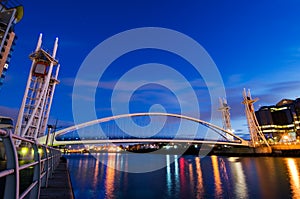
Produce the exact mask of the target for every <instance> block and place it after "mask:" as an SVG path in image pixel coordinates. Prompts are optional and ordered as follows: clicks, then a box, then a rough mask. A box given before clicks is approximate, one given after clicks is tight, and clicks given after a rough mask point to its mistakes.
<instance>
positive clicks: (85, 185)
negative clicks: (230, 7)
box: [65, 153, 300, 199]
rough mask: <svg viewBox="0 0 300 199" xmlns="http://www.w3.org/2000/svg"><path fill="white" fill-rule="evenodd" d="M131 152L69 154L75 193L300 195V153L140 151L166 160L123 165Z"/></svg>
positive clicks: (104, 195)
mask: <svg viewBox="0 0 300 199" xmlns="http://www.w3.org/2000/svg"><path fill="white" fill-rule="evenodd" d="M130 156H132V155H131V154H118V153H103V154H92V155H88V154H86V155H66V156H65V157H66V158H67V159H68V164H69V169H70V176H71V181H72V186H73V191H74V195H75V198H76V199H81V198H84V199H89V198H155V199H160V198H170V199H171V198H172V199H173V198H300V158H282V157H241V158H236V157H221V156H220V157H218V156H207V157H203V158H200V157H197V156H176V155H157V154H140V156H141V157H142V156H144V157H145V156H146V157H147V158H149V159H151V162H152V163H153V164H155V162H156V160H157V161H159V162H161V161H164V162H165V163H166V165H168V166H166V167H163V168H161V169H159V170H156V171H152V172H146V173H129V172H124V171H120V170H126V168H127V167H128V165H129V164H128V163H129V161H131V159H130ZM141 159H143V158H141ZM173 160H174V161H173ZM167 163H170V164H167ZM106 165H108V166H106ZM137 166H139V164H137ZM111 167H113V168H111ZM114 168H116V169H114Z"/></svg>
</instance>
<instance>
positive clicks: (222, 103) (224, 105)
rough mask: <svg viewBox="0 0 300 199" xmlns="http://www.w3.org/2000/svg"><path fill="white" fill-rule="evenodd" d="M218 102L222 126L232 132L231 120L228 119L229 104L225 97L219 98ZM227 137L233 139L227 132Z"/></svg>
mask: <svg viewBox="0 0 300 199" xmlns="http://www.w3.org/2000/svg"><path fill="white" fill-rule="evenodd" d="M219 102H220V108H219V111H221V112H222V122H223V128H224V129H225V130H227V131H230V132H232V133H233V130H232V128H231V121H230V112H229V110H230V106H228V104H227V100H226V99H225V98H219ZM227 138H228V139H229V140H233V137H232V136H231V135H229V134H227Z"/></svg>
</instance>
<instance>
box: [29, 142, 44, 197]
mask: <svg viewBox="0 0 300 199" xmlns="http://www.w3.org/2000/svg"><path fill="white" fill-rule="evenodd" d="M32 147H33V150H34V161H35V162H38V164H36V165H34V170H33V179H32V181H33V182H35V181H37V184H36V185H35V186H34V188H33V189H32V190H31V192H30V198H32V199H35V198H39V196H40V188H41V158H40V154H39V149H38V146H37V143H36V142H35V143H34V144H32Z"/></svg>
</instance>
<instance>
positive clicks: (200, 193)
mask: <svg viewBox="0 0 300 199" xmlns="http://www.w3.org/2000/svg"><path fill="white" fill-rule="evenodd" d="M195 163H196V173H197V181H196V182H197V183H196V187H197V189H196V190H197V193H196V198H203V192H204V187H203V179H202V171H201V165H200V158H199V157H196V159H195Z"/></svg>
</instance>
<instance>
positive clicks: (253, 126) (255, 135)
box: [242, 89, 269, 147]
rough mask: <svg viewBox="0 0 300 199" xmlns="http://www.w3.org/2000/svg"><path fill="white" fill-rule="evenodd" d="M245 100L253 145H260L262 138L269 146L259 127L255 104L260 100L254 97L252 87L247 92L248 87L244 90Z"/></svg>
mask: <svg viewBox="0 0 300 199" xmlns="http://www.w3.org/2000/svg"><path fill="white" fill-rule="evenodd" d="M243 98H244V100H243V101H242V103H243V104H244V105H245V113H246V117H247V122H248V128H249V133H250V136H251V142H252V146H254V147H255V146H258V145H260V140H262V141H263V142H264V143H265V144H266V145H267V146H269V144H268V142H267V140H266V138H265V136H264V134H263V133H262V131H261V129H260V128H259V124H258V121H257V118H256V115H255V111H254V106H253V104H254V103H255V102H256V101H258V98H255V99H252V97H251V93H250V89H248V92H246V89H244V91H243Z"/></svg>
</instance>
